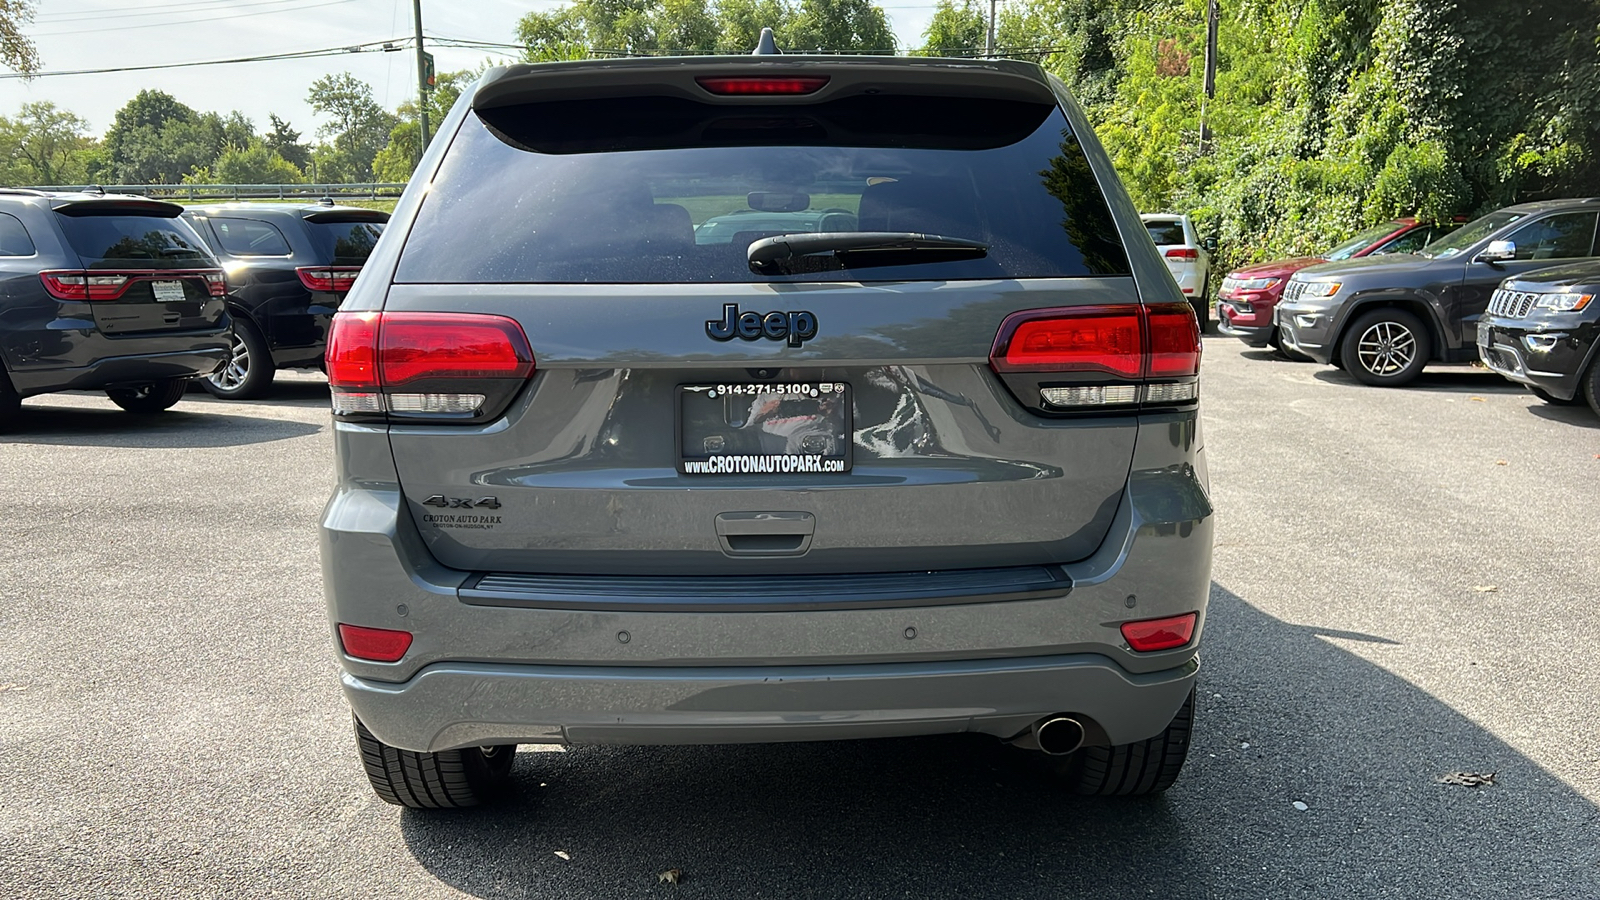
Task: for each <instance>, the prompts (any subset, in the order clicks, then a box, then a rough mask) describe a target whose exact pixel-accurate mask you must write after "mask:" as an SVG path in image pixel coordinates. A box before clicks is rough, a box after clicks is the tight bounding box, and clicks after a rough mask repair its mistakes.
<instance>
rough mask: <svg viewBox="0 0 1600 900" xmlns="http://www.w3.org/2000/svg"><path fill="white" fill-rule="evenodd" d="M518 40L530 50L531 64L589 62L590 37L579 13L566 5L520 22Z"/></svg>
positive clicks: (526, 52) (533, 13)
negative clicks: (570, 60)
mask: <svg viewBox="0 0 1600 900" xmlns="http://www.w3.org/2000/svg"><path fill="white" fill-rule="evenodd" d="M517 40H518V41H520V42H521V43H522V45H523V46H524V47H525V48H527V49H526V50H525V51H524V53H523V59H525V60H526V61H527V62H557V61H559V60H565V59H586V58H588V56H589V43H588V41H589V36H588V33H587V32H586V31H585V29H584V24H583V19H582V18H581V17H580V16H579V15H578V12H577V10H575V9H573V8H572V7H570V6H563V7H561V8H559V9H554V10H551V11H550V12H537V11H536V12H530V13H528V14H527V15H525V16H523V17H522V18H521V19H520V20H519V21H518V22H517Z"/></svg>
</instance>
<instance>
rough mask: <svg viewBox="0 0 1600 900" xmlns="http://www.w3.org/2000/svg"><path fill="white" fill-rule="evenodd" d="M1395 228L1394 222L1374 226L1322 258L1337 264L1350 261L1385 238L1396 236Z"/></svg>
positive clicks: (1337, 246) (1339, 245)
mask: <svg viewBox="0 0 1600 900" xmlns="http://www.w3.org/2000/svg"><path fill="white" fill-rule="evenodd" d="M1395 228H1396V223H1394V222H1385V223H1383V224H1382V225H1374V226H1372V227H1371V228H1368V229H1367V230H1366V231H1363V232H1361V233H1359V234H1357V235H1356V236H1355V237H1353V238H1351V239H1350V240H1348V241H1345V242H1344V243H1342V244H1338V245H1336V246H1335V247H1334V248H1333V249H1332V250H1329V251H1328V252H1327V253H1324V254H1322V258H1323V259H1326V260H1329V261H1331V262H1337V261H1338V260H1341V259H1349V258H1350V257H1352V256H1355V255H1356V254H1357V253H1360V252H1361V251H1363V250H1365V249H1367V248H1368V247H1371V246H1372V245H1373V244H1376V243H1377V242H1378V241H1380V240H1382V239H1383V238H1386V237H1388V236H1389V235H1391V234H1394V232H1395Z"/></svg>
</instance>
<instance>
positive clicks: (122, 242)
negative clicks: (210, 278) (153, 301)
mask: <svg viewBox="0 0 1600 900" xmlns="http://www.w3.org/2000/svg"><path fill="white" fill-rule="evenodd" d="M56 218H57V219H58V220H59V221H60V222H61V230H62V231H63V232H65V233H66V236H67V243H68V244H70V245H71V246H72V249H73V250H74V251H75V252H76V253H77V254H78V258H79V259H80V260H82V261H83V264H84V265H85V266H89V267H96V266H119V265H132V266H136V267H138V268H144V269H160V268H185V267H191V266H195V265H202V266H210V265H214V264H215V263H214V262H213V260H212V257H211V254H210V252H209V251H207V250H206V249H205V245H204V244H202V243H200V237H199V235H197V234H195V233H194V231H193V230H192V229H191V228H190V227H189V225H188V223H186V222H183V221H181V220H179V219H166V218H162V217H160V216H139V215H129V214H125V213H112V214H109V215H95V214H88V215H65V214H60V215H57V216H56Z"/></svg>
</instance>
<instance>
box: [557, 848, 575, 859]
mask: <svg viewBox="0 0 1600 900" xmlns="http://www.w3.org/2000/svg"><path fill="white" fill-rule="evenodd" d="M556 855H557V856H559V857H561V858H562V859H571V858H572V857H571V856H569V855H568V854H567V851H565V850H557V851H556Z"/></svg>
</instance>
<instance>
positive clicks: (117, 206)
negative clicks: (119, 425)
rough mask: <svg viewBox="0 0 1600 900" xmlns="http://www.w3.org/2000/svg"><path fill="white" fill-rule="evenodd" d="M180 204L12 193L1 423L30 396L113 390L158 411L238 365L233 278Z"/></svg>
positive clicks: (0, 217)
mask: <svg viewBox="0 0 1600 900" xmlns="http://www.w3.org/2000/svg"><path fill="white" fill-rule="evenodd" d="M181 212H183V208H182V207H180V206H177V205H176V204H172V203H163V202H160V201H157V200H149V199H146V198H144V197H129V196H120V195H115V194H103V193H98V192H94V193H82V194H74V193H43V192H40V191H29V190H0V286H3V291H0V352H3V357H4V364H5V368H4V372H3V373H0V425H4V424H5V423H6V422H7V421H8V420H10V419H12V418H14V417H15V415H16V413H17V410H18V407H19V406H20V404H21V403H22V400H23V398H25V397H31V396H34V395H36V394H46V393H51V392H54V391H73V390H93V391H102V390H103V391H105V392H106V395H107V396H109V397H110V398H111V400H112V402H114V403H116V404H117V405H118V406H121V407H122V408H123V409H126V410H128V411H129V412H136V413H155V412H160V411H162V410H164V409H167V408H169V407H171V406H172V405H173V404H175V403H177V402H178V400H179V399H181V398H182V397H183V392H184V388H185V387H186V386H187V385H188V382H189V379H191V378H194V377H196V376H199V375H205V374H208V373H210V372H211V371H212V370H214V369H216V368H217V366H218V365H220V364H221V363H222V360H223V359H224V358H225V357H226V356H227V350H228V338H227V334H228V317H227V308H226V304H225V301H224V299H223V298H224V295H225V293H226V291H227V286H226V283H225V282H224V279H223V273H222V268H221V267H220V266H218V265H217V261H216V258H215V257H213V256H212V255H211V251H209V250H207V249H206V245H205V244H204V243H203V242H202V241H201V240H200V238H199V236H198V235H196V234H195V232H194V230H193V229H192V228H190V227H189V225H188V223H186V222H184V221H183V220H182V219H180V218H178V215H179V213H181Z"/></svg>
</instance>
